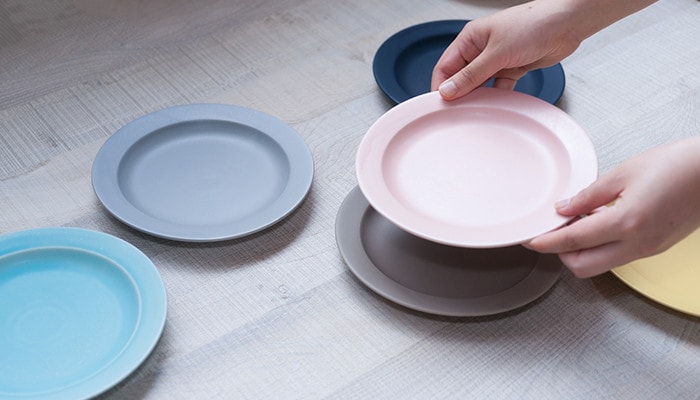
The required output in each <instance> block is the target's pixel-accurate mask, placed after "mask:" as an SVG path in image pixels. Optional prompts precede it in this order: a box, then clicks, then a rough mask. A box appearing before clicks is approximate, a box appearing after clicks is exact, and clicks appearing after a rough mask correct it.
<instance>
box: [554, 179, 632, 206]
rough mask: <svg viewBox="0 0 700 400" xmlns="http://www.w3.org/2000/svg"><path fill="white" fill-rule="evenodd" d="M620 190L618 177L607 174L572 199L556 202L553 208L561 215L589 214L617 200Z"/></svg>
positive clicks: (620, 184)
mask: <svg viewBox="0 0 700 400" xmlns="http://www.w3.org/2000/svg"><path fill="white" fill-rule="evenodd" d="M622 190H623V186H622V182H621V180H620V179H619V178H618V176H616V175H613V174H608V175H606V176H603V177H602V178H600V179H598V180H597V181H595V182H593V183H592V184H591V185H590V186H588V187H587V188H585V189H583V190H582V191H580V192H578V193H577V194H576V195H575V196H573V197H572V198H570V199H565V200H563V201H560V202H557V204H555V208H556V209H557V212H558V213H560V214H562V215H569V216H574V215H582V214H590V213H591V212H593V211H594V210H596V209H598V208H600V207H603V206H605V205H608V204H610V203H612V202H614V201H615V200H617V198H618V197H619V196H620V193H622Z"/></svg>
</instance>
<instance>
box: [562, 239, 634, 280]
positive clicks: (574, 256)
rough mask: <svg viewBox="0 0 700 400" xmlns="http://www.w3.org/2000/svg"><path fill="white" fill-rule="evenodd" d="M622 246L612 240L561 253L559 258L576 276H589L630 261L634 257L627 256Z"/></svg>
mask: <svg viewBox="0 0 700 400" xmlns="http://www.w3.org/2000/svg"><path fill="white" fill-rule="evenodd" d="M624 247H625V245H624V244H623V243H622V242H612V243H608V244H605V245H602V246H598V247H594V248H591V249H586V250H581V251H576V252H570V253H563V254H560V255H559V258H560V259H561V261H562V263H563V264H564V265H565V266H566V267H567V268H568V269H569V270H571V272H572V273H573V274H574V276H576V277H577V278H590V277H592V276H595V275H600V274H602V273H605V272H608V271H610V270H611V269H613V268H616V267H619V266H621V265H624V264H627V263H628V262H630V261H632V260H633V259H634V257H633V256H629V255H628V252H626V251H625V248H624Z"/></svg>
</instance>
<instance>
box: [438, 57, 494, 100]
mask: <svg viewBox="0 0 700 400" xmlns="http://www.w3.org/2000/svg"><path fill="white" fill-rule="evenodd" d="M493 58H494V57H493V56H491V55H490V54H488V53H487V52H483V53H481V54H479V55H478V56H477V57H476V58H475V59H474V60H473V61H471V62H470V63H469V64H467V66H465V67H464V68H462V69H461V70H459V71H458V72H457V73H456V74H454V75H452V77H450V78H449V79H447V80H446V81H445V82H443V83H442V84H441V85H440V87H439V88H438V90H439V91H440V95H441V96H442V97H443V98H444V99H445V100H452V99H456V98H459V97H462V96H464V95H466V94H467V93H469V92H471V91H472V90H474V89H476V88H477V87H479V86H481V85H483V84H484V82H486V81H487V80H488V79H489V78H491V76H493V75H494V74H495V73H496V72H498V71H499V70H500V69H501V68H502V66H500V65H499V64H497V63H496V62H495V61H496V60H494V59H493Z"/></svg>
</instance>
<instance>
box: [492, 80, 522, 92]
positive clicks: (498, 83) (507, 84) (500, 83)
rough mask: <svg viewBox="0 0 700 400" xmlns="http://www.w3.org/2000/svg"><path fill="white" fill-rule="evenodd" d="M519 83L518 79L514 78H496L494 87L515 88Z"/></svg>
mask: <svg viewBox="0 0 700 400" xmlns="http://www.w3.org/2000/svg"><path fill="white" fill-rule="evenodd" d="M517 83H518V80H517V79H513V78H494V80H493V87H495V88H498V89H506V90H513V89H515V85H516V84H517Z"/></svg>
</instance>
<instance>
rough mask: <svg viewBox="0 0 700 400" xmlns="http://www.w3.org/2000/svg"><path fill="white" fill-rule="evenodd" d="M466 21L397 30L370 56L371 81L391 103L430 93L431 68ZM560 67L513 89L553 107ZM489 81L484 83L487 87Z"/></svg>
mask: <svg viewBox="0 0 700 400" xmlns="http://www.w3.org/2000/svg"><path fill="white" fill-rule="evenodd" d="M467 22H469V21H468V20H444V21H432V22H426V23H423V24H418V25H414V26H411V27H408V28H406V29H404V30H401V31H399V32H397V33H395V34H394V35H392V36H391V37H389V39H387V40H386V41H385V42H384V43H383V44H382V45H381V46H380V47H379V49H378V50H377V53H376V54H375V55H374V61H373V70H374V79H375V80H376V81H377V84H378V85H379V88H380V89H381V90H382V91H383V92H384V94H386V95H387V97H389V99H391V100H393V101H394V102H395V103H401V102H403V101H405V100H408V99H410V98H411V97H415V96H418V95H419V94H423V93H427V92H429V91H430V80H431V77H432V73H433V67H435V64H436V63H437V61H438V59H439V58H440V56H441V55H442V53H443V52H444V51H445V49H446V48H447V46H449V44H450V43H452V41H453V40H454V39H455V38H456V37H457V34H459V32H460V31H461V30H462V28H464V25H465V24H466V23H467ZM565 82H566V80H565V76H564V69H563V68H562V66H561V64H556V65H553V66H551V67H548V68H542V69H538V70H534V71H530V72H528V73H527V74H526V75H525V76H523V77H522V78H520V80H519V81H518V83H517V84H516V85H515V90H517V91H518V92H522V93H526V94H529V95H532V96H535V97H539V98H540V99H542V100H544V101H546V102H548V103H550V104H556V102H557V101H559V98H560V97H561V95H562V93H563V92H564V85H565ZM492 84H493V82H492V80H491V81H488V82H487V83H486V86H491V85H492Z"/></svg>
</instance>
